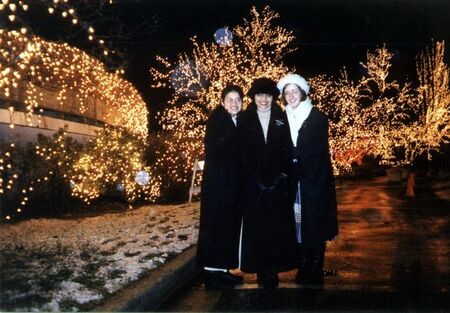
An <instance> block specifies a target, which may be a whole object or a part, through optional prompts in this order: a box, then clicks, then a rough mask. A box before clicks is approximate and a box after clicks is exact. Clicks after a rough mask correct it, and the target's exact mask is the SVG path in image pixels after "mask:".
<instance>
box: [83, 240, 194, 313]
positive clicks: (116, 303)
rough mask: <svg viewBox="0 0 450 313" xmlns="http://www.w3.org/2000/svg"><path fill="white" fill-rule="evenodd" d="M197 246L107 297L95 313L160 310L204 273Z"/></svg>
mask: <svg viewBox="0 0 450 313" xmlns="http://www.w3.org/2000/svg"><path fill="white" fill-rule="evenodd" d="M196 250H197V246H195V245H194V246H191V247H189V248H188V249H186V250H185V251H183V252H182V253H180V254H179V255H177V256H176V257H175V258H174V259H172V260H171V261H169V262H168V263H166V264H162V265H160V266H159V267H158V268H156V269H154V270H152V271H150V272H149V273H148V274H147V275H146V276H144V277H142V278H141V279H139V280H138V281H137V282H134V283H132V284H131V285H128V286H126V287H124V288H123V289H122V290H119V291H118V292H117V293H115V294H114V295H112V296H111V297H110V298H107V299H106V300H105V302H104V303H102V305H100V306H98V307H96V308H93V309H92V310H91V311H93V312H143V311H155V310H157V309H158V308H159V307H160V306H161V305H162V304H163V303H164V302H165V301H167V299H169V297H170V296H172V295H173V294H174V293H176V292H177V291H179V290H180V289H181V288H183V287H184V286H185V284H186V283H188V282H190V281H191V280H192V279H193V278H194V277H195V276H196V275H198V274H199V273H200V268H199V267H198V266H197V265H196V258H195V254H196Z"/></svg>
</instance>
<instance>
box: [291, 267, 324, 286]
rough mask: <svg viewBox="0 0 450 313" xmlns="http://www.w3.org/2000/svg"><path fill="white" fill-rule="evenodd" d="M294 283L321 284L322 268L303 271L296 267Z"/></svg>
mask: <svg viewBox="0 0 450 313" xmlns="http://www.w3.org/2000/svg"><path fill="white" fill-rule="evenodd" d="M295 283H296V284H298V285H305V286H323V270H322V269H319V270H312V271H311V270H309V271H305V270H302V269H298V271H297V275H295Z"/></svg>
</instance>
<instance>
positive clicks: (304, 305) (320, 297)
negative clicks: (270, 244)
mask: <svg viewBox="0 0 450 313" xmlns="http://www.w3.org/2000/svg"><path fill="white" fill-rule="evenodd" d="M405 190H406V183H405V182H402V183H388V182H387V181H386V177H379V178H375V179H371V180H365V181H361V180H354V181H348V180H346V181H343V182H339V183H338V184H337V193H338V203H339V208H338V210H339V225H340V233H339V236H338V238H337V240H335V241H333V242H331V243H329V244H328V246H327V253H326V259H325V270H326V272H325V274H326V277H325V283H324V286H323V288H320V289H318V288H306V287H301V286H298V285H296V284H295V282H294V276H295V271H290V272H285V273H280V275H279V277H280V287H279V288H278V289H276V290H272V291H268V290H264V289H261V288H258V285H257V284H256V281H255V279H256V277H255V275H244V278H245V281H246V283H245V284H244V285H243V286H242V287H239V288H237V289H233V290H230V291H225V292H222V291H217V290H212V291H211V290H205V289H204V287H203V285H202V283H201V281H200V279H197V280H196V281H194V282H192V283H191V284H190V285H189V287H187V288H186V289H185V291H184V292H182V293H181V294H178V295H176V296H174V297H173V298H171V299H170V300H169V301H168V302H167V304H166V305H165V306H164V307H162V308H161V311H178V312H180V311H192V312H206V311H221V312H224V311H235V312H243V311H383V312H385V311H408V312H415V311H438V312H442V311H444V312H447V311H449V312H450V297H449V288H450V219H449V217H450V214H449V213H450V177H449V176H446V177H440V178H439V177H422V178H420V177H419V178H417V181H416V197H415V198H407V197H405V195H404V194H405Z"/></svg>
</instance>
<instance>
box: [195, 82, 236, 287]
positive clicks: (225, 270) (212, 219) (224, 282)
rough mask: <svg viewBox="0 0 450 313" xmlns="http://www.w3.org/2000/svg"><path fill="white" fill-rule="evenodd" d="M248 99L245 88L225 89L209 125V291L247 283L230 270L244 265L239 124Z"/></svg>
mask: <svg viewBox="0 0 450 313" xmlns="http://www.w3.org/2000/svg"><path fill="white" fill-rule="evenodd" d="M242 98H243V92H242V89H241V88H240V87H238V86H234V85H231V86H227V87H225V88H224V89H223V91H222V95H221V103H220V105H219V106H218V107H217V108H216V109H214V110H213V111H212V112H211V114H210V116H209V118H208V122H207V126H206V133H205V140H204V143H205V167H204V170H203V179H202V185H201V188H202V195H201V202H200V228H199V235H198V245H197V262H198V264H199V265H200V266H201V267H203V269H204V276H205V286H206V287H207V288H218V289H228V288H232V287H233V286H234V285H236V284H240V283H242V277H240V276H237V275H233V274H231V273H230V272H229V269H234V268H237V267H238V266H239V237H240V229H241V221H242V214H241V212H240V210H239V207H238V199H237V192H238V187H239V165H240V161H239V154H238V125H239V124H240V117H239V112H240V111H241V108H242Z"/></svg>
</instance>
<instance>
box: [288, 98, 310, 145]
mask: <svg viewBox="0 0 450 313" xmlns="http://www.w3.org/2000/svg"><path fill="white" fill-rule="evenodd" d="M311 109H312V103H311V99H309V98H306V100H305V101H302V102H300V103H299V104H298V106H297V107H296V108H295V109H293V108H292V107H291V106H290V105H289V104H288V105H287V106H286V113H287V117H288V121H289V128H290V130H291V139H292V143H293V144H294V147H296V146H297V137H298V131H299V129H300V127H302V125H303V122H304V121H305V120H306V119H307V118H308V116H309V113H311Z"/></svg>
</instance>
